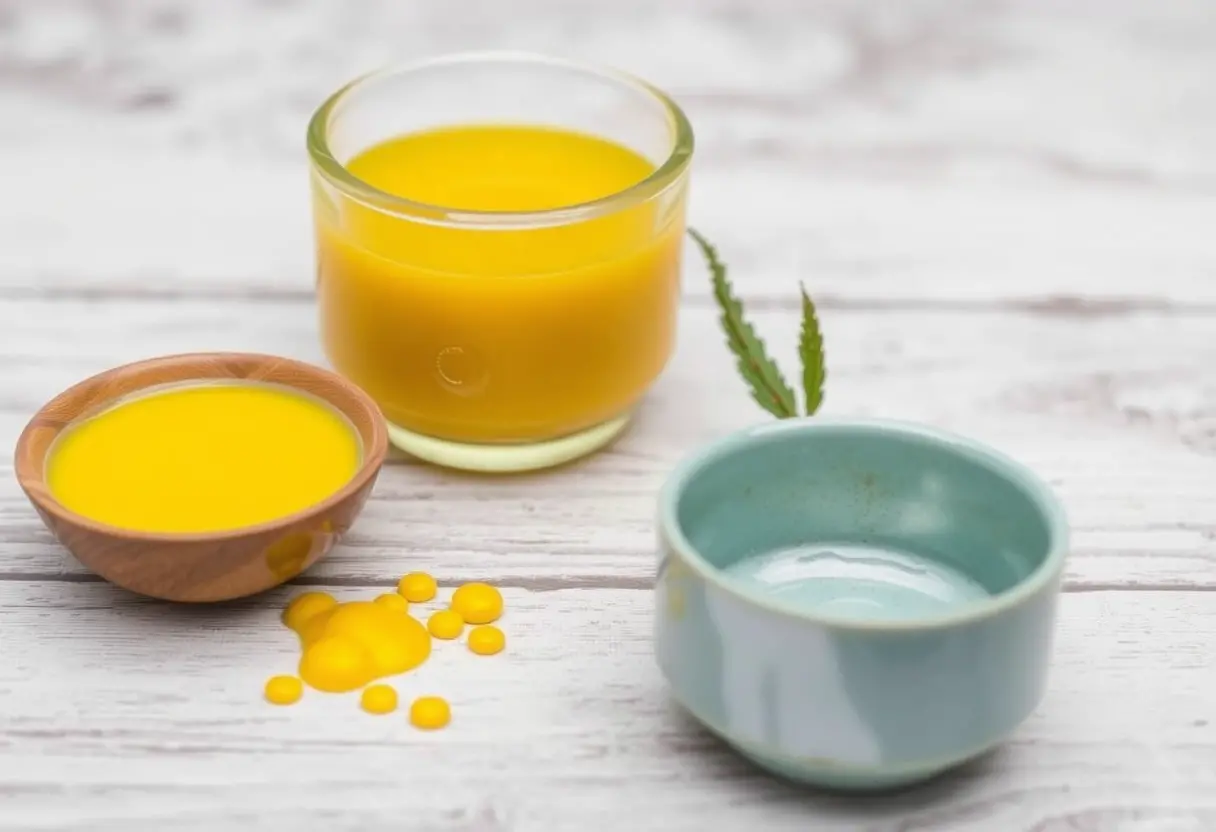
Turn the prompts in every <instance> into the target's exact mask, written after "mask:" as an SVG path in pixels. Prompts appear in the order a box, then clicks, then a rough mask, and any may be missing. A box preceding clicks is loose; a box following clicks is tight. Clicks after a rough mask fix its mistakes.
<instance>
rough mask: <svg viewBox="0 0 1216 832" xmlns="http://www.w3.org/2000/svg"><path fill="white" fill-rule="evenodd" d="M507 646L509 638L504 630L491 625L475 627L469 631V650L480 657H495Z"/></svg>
mask: <svg viewBox="0 0 1216 832" xmlns="http://www.w3.org/2000/svg"><path fill="white" fill-rule="evenodd" d="M506 646H507V637H506V636H505V635H503V632H502V630H500V629H498V628H497V627H494V626H492V625H490V624H483V625H481V626H480V627H474V628H473V629H472V630H470V631H469V649H470V650H472V651H473V652H474V653H476V654H477V655H479V656H493V655H494V654H495V653H501V652H502V649H503V648H504V647H506Z"/></svg>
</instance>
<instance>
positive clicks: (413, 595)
mask: <svg viewBox="0 0 1216 832" xmlns="http://www.w3.org/2000/svg"><path fill="white" fill-rule="evenodd" d="M437 589H438V585H437V584H436V583H435V579H434V578H432V577H431V576H430V575H428V574H426V573H425V572H411V573H410V574H408V575H406V576H405V577H404V578H402V579H401V580H400V581H398V582H397V592H399V593H401V594H402V595H404V596H405V600H407V601H409V602H410V603H412V604H421V603H422V602H424V601H429V600H431V599H432V598H434V597H435V592H436V590H437Z"/></svg>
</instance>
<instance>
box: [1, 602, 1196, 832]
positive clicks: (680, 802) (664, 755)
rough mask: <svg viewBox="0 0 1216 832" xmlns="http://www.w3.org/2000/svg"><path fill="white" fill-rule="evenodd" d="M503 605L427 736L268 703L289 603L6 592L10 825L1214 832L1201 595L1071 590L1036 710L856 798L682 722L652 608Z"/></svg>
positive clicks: (450, 647) (284, 651) (308, 707)
mask: <svg viewBox="0 0 1216 832" xmlns="http://www.w3.org/2000/svg"><path fill="white" fill-rule="evenodd" d="M343 597H355V596H350V595H347V596H343ZM359 597H362V596H359ZM506 598H507V602H508V612H507V615H506V617H505V618H504V619H503V627H504V629H505V631H506V632H507V634H508V639H509V642H508V645H509V646H508V652H506V653H504V654H503V655H501V656H497V657H493V658H482V657H476V656H473V655H471V654H469V653H468V652H467V651H466V650H465V649H464V648H463V647H462V646H460V645H458V644H439V645H437V646H436V649H435V655H434V657H433V658H432V660H431V661H430V662H429V663H428V664H426V665H424V666H423V667H422V668H421V669H419V670H418V671H416V672H415V673H413V674H410V675H408V676H405V677H402V679H401V681H400V682H399V683H398V687H399V689H400V691H401V694H402V696H403V699H404V700H405V701H409V700H410V699H411V698H412V697H414V696H416V695H419V694H421V693H423V692H426V693H437V694H441V695H444V696H446V697H448V698H449V699H450V700H451V702H452V706H453V722H452V724H451V726H450V727H449V728H448V729H446V730H444V731H441V732H437V733H434V734H422V733H419V732H415V731H413V730H411V729H410V728H409V727H408V726H407V725H406V724H405V719H404V716H403V715H401V714H400V713H398V714H395V715H392V716H389V717H383V718H381V717H371V716H368V715H366V714H362V713H360V712H359V710H358V708H357V705H356V703H355V701H354V699H353V698H351V697H339V696H333V697H326V696H322V695H315V694H313V695H308V696H306V698H305V700H304V701H303V702H301V703H300V704H299V705H297V706H295V707H292V708H284V709H275V708H272V707H271V706H268V705H266V704H264V703H263V702H261V700H260V690H261V685H262V682H263V680H264V679H265V678H266V676H267V675H269V674H272V673H276V672H283V671H290V670H291V668H292V667H293V666H294V661H295V647H294V644H293V638H292V637H291V635H290V634H289V633H288V632H287V631H286V630H285V629H283V628H282V627H281V625H279V624H278V621H277V615H278V608H279V605H280V602H282V601H283V600H284V594H283V593H281V592H279V593H275V594H273V595H272V596H268V597H266V598H263V599H259V600H257V601H252V602H248V603H244V604H237V605H231V606H227V607H223V608H208V609H197V608H183V607H178V606H170V605H164V604H157V603H149V602H144V601H139V600H135V599H132V598H130V597H129V596H126V595H123V594H119V593H117V592H115V591H113V590H111V589H109V588H108V587H106V586H102V585H76V584H73V585H62V584H27V583H21V582H6V581H0V617H2V618H0V625H2V626H3V632H4V633H6V638H5V662H4V665H3V667H2V668H0V743H2V744H3V746H4V748H5V753H4V754H3V755H0V794H3V796H4V799H3V800H0V828H2V829H5V830H29V829H35V828H36V829H43V830H66V829H77V828H82V827H85V826H87V828H90V829H100V828H107V829H108V828H110V827H111V826H114V827H115V828H122V829H127V830H155V829H165V828H173V829H175V830H177V829H181V830H195V829H197V830H203V829H223V828H236V827H237V826H239V827H240V828H243V829H268V830H269V829H282V828H288V827H290V828H295V829H321V828H324V829H373V828H374V829H381V828H384V829H387V828H394V829H399V828H417V829H428V830H479V832H480V830H525V829H568V828H569V829H573V828H575V825H576V822H577V826H578V828H590V829H624V828H652V827H653V828H659V827H660V826H661V828H662V829H664V830H669V832H679V830H689V831H690V832H692V830H702V829H728V828H729V829H744V828H753V827H756V828H758V827H760V826H763V827H764V828H765V829H771V830H786V829H790V830H794V829H806V828H808V824H809V825H813V827H814V828H815V829H822V830H841V832H844V830H848V831H849V832H855V830H859V829H866V830H875V832H879V830H882V832H894V830H926V832H928V830H932V832H988V830H993V829H1002V830H1005V829H1026V830H1030V829H1034V830H1060V831H1062V830H1066V829H1094V830H1099V829H1102V830H1106V829H1111V830H1113V829H1153V830H1187V831H1190V830H1194V831H1195V832H1199V830H1207V829H1210V828H1212V825H1213V823H1216V788H1214V787H1216V720H1213V719H1212V710H1211V691H1212V690H1213V688H1214V687H1216V663H1214V662H1213V661H1212V658H1211V651H1210V650H1209V649H1208V644H1207V635H1206V634H1208V633H1210V632H1212V630H1213V628H1216V594H1213V593H1206V592H1175V593H1123V592H1112V593H1094V594H1086V595H1070V596H1067V597H1065V598H1064V599H1063V602H1062V607H1061V611H1060V614H1061V618H1060V623H1059V638H1058V645H1057V650H1056V656H1055V661H1054V668H1053V675H1052V677H1051V681H1050V689H1049V692H1048V695H1047V697H1046V700H1045V701H1044V703H1043V705H1042V706H1041V708H1040V709H1039V712H1038V713H1037V714H1036V715H1035V716H1034V717H1032V718H1031V719H1030V720H1029V722H1028V723H1027V724H1026V725H1025V726H1024V727H1023V728H1022V729H1021V730H1020V731H1019V732H1018V733H1017V734H1016V735H1015V736H1014V738H1013V740H1012V741H1011V742H1010V743H1009V744H1008V745H1007V746H1006V747H1004V748H1003V749H1002V750H1000V751H999V752H997V753H996V754H994V755H992V756H990V757H988V758H987V759H985V760H983V761H982V762H980V763H979V764H977V765H973V766H971V767H969V768H966V769H963V770H962V771H960V772H958V773H956V774H953V775H951V776H948V777H947V778H945V779H944V780H941V781H939V782H937V783H934V784H932V785H930V786H928V787H926V788H922V789H918V790H913V791H910V792H907V793H904V794H901V795H895V796H889V797H883V798H865V799H850V798H845V797H828V796H823V795H817V794H814V793H811V792H806V791H802V790H799V789H795V788H793V787H790V786H786V785H784V784H782V783H780V782H778V781H775V780H773V779H770V778H768V777H767V776H764V775H762V774H760V773H759V772H757V771H756V770H754V769H752V768H751V767H750V766H748V765H745V764H744V763H742V762H740V761H739V760H738V759H736V758H735V757H734V756H733V755H732V754H731V753H730V752H728V751H727V750H725V749H724V748H723V747H722V746H721V745H720V744H719V743H717V742H716V741H714V740H713V739H711V738H710V737H709V736H707V735H706V734H705V733H704V732H703V731H701V730H700V729H699V728H697V727H696V726H695V725H694V724H693V723H692V722H691V721H690V720H689V719H688V718H686V717H684V716H683V715H682V714H681V713H680V712H679V711H678V710H677V708H676V707H675V706H674V705H673V704H672V702H671V700H670V698H669V695H668V693H667V691H666V690H665V687H664V685H663V683H662V680H661V678H660V676H659V674H658V672H657V670H656V669H655V667H654V665H653V661H652V658H651V644H650V639H651V625H650V604H651V596H650V593H648V592H640V591H628V590H567V591H559V592H541V593H530V592H525V591H521V590H509V591H507V592H506ZM82 633H87V634H88V636H89V637H88V638H87V639H82V638H81V634H82ZM153 634H154V637H150V635H153Z"/></svg>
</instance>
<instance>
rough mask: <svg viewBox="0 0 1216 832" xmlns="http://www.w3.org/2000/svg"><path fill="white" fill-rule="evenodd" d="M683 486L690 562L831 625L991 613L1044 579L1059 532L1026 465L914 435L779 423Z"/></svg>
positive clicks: (698, 465)
mask: <svg viewBox="0 0 1216 832" xmlns="http://www.w3.org/2000/svg"><path fill="white" fill-rule="evenodd" d="M677 479H678V482H676V483H675V485H674V486H673V489H672V494H673V496H672V501H671V503H672V504H671V505H670V506H669V507H668V509H669V511H670V512H671V513H672V515H673V516H672V517H671V518H669V523H670V526H669V527H670V528H674V530H675V534H676V536H677V537H681V536H682V537H683V538H684V540H685V541H686V543H687V550H688V555H689V557H690V558H692V559H693V562H694V563H696V562H700V564H701V567H702V568H703V569H704V570H706V571H708V572H709V573H711V575H712V577H714V578H716V579H717V580H720V581H725V582H727V583H728V584H730V586H731V587H732V588H733V589H735V590H737V591H739V592H742V593H743V594H745V595H747V596H749V597H753V598H756V599H757V600H764V601H766V602H771V603H776V604H778V605H780V606H782V607H784V608H786V609H789V610H791V611H796V612H801V613H812V614H817V615H822V616H826V617H829V618H843V619H850V620H858V619H860V620H876V621H893V620H895V621H909V620H922V619H928V618H934V617H936V616H940V615H949V614H952V613H954V612H957V611H960V610H962V609H965V608H968V607H971V606H974V605H979V604H983V603H986V602H989V601H990V600H991V599H993V598H997V597H1001V596H1003V595H1006V594H1008V593H1010V592H1013V591H1015V590H1016V588H1018V587H1019V586H1020V585H1022V584H1024V583H1025V582H1027V581H1028V579H1030V578H1031V576H1033V575H1036V574H1040V573H1042V572H1044V571H1046V566H1047V562H1048V561H1049V559H1052V557H1053V553H1055V552H1057V551H1058V549H1059V547H1058V546H1057V545H1056V544H1057V543H1058V537H1059V531H1060V530H1061V529H1062V528H1063V527H1064V521H1063V518H1062V516H1060V514H1059V509H1058V508H1057V507H1056V504H1055V503H1054V501H1053V500H1052V499H1051V498H1050V497H1049V496H1048V494H1047V491H1046V487H1045V486H1043V485H1042V484H1041V483H1039V482H1037V480H1036V479H1035V478H1034V477H1033V475H1031V474H1030V473H1029V472H1028V471H1026V470H1025V469H1024V468H1022V467H1021V466H1020V465H1018V464H1017V463H1014V462H1013V461H1011V460H1009V459H1006V458H1005V457H1003V456H1001V455H999V454H997V453H995V452H992V451H990V450H988V449H986V448H984V447H983V446H980V445H977V444H975V443H972V442H970V441H968V440H964V439H961V438H958V437H952V436H949V435H945V434H941V433H938V432H936V431H930V430H927V429H921V428H918V427H915V426H892V425H889V424H866V423H853V424H830V423H825V424H814V423H812V424H811V426H810V427H809V428H808V425H807V424H788V425H787V424H777V425H773V426H771V427H769V428H766V429H763V430H759V431H755V432H751V433H748V434H745V435H744V436H742V437H740V438H739V439H738V441H728V442H726V443H722V444H719V445H718V446H716V448H715V449H714V451H713V452H711V453H709V454H707V455H702V456H700V457H698V458H696V459H695V460H694V462H693V463H692V465H691V467H690V468H688V469H686V470H685V471H684V472H683V475H682V476H680V477H678V478H677ZM672 520H674V522H671V521H672Z"/></svg>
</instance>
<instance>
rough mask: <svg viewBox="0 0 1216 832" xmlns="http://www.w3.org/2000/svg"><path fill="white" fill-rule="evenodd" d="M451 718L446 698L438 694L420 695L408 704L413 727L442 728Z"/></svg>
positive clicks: (450, 710)
mask: <svg viewBox="0 0 1216 832" xmlns="http://www.w3.org/2000/svg"><path fill="white" fill-rule="evenodd" d="M451 719H452V709H451V707H449V706H448V703H447V700H446V699H443V698H442V697H439V696H420V697H419V698H417V699H415V700H414V703H413V704H412V705H410V723H411V724H413V726H414V727H415V728H424V729H426V730H433V729H435V728H442V727H443V726H445V725H447V724H448V722H450V721H451Z"/></svg>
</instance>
